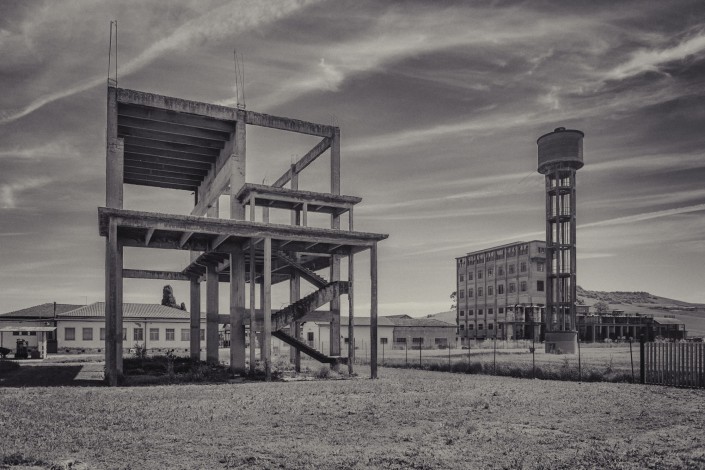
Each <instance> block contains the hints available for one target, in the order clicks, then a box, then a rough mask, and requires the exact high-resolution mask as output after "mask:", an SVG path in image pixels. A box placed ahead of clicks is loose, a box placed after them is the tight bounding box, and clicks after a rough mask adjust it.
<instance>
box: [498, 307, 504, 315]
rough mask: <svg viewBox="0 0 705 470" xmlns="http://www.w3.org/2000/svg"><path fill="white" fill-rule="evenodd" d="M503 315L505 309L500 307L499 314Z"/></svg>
mask: <svg viewBox="0 0 705 470" xmlns="http://www.w3.org/2000/svg"><path fill="white" fill-rule="evenodd" d="M503 313H504V307H499V314H500V315H501V314H503Z"/></svg>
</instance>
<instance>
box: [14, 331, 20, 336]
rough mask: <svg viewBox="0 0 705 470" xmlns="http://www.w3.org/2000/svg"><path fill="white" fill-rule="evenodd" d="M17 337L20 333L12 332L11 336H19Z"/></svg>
mask: <svg viewBox="0 0 705 470" xmlns="http://www.w3.org/2000/svg"><path fill="white" fill-rule="evenodd" d="M19 335H20V332H19V331H13V332H12V336H19Z"/></svg>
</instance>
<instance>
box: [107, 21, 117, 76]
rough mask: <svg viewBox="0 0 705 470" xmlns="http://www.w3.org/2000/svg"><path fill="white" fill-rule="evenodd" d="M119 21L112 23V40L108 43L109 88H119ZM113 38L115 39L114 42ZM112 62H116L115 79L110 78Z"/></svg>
mask: <svg viewBox="0 0 705 470" xmlns="http://www.w3.org/2000/svg"><path fill="white" fill-rule="evenodd" d="M117 34H118V31H117V20H111V21H110V40H109V41H108V86H114V87H117V84H118V79H117V67H118V37H117ZM113 36H114V37H115V39H114V40H113ZM113 51H114V52H115V60H114V61H113V60H112V59H113ZM111 62H115V77H114V78H110V71H111V67H110V66H111Z"/></svg>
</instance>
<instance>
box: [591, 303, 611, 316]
mask: <svg viewBox="0 0 705 470" xmlns="http://www.w3.org/2000/svg"><path fill="white" fill-rule="evenodd" d="M592 307H593V308H594V309H595V312H597V313H609V311H610V306H609V304H608V303H607V302H605V301H604V300H600V301H599V302H595V304H594V305H593V306H592Z"/></svg>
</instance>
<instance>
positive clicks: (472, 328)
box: [468, 323, 475, 331]
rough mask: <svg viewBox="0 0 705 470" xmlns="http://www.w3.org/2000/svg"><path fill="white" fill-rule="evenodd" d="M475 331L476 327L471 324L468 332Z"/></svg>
mask: <svg viewBox="0 0 705 470" xmlns="http://www.w3.org/2000/svg"><path fill="white" fill-rule="evenodd" d="M474 329H475V325H473V324H472V323H470V324H469V325H468V331H472V330H474Z"/></svg>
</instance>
